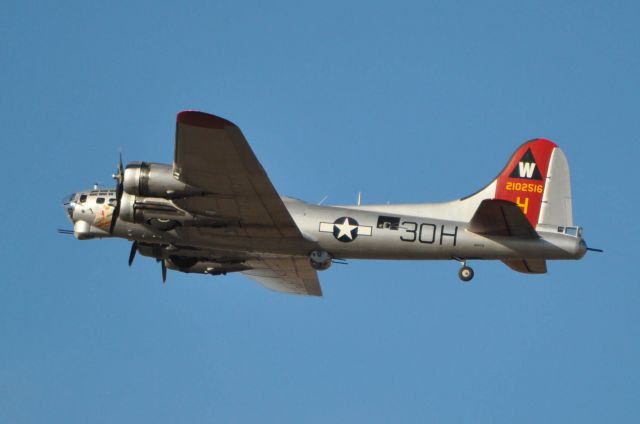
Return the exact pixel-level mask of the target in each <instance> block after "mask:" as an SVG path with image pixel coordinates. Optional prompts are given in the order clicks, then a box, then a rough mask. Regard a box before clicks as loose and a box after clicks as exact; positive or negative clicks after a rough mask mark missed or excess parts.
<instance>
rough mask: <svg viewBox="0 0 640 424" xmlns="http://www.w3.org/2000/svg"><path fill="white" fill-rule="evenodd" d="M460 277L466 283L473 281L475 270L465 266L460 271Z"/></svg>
mask: <svg viewBox="0 0 640 424" xmlns="http://www.w3.org/2000/svg"><path fill="white" fill-rule="evenodd" d="M458 277H460V279H461V280H462V281H464V282H465V283H466V282H468V281H471V279H472V278H473V268H471V267H468V266H466V265H463V266H462V268H460V271H458Z"/></svg>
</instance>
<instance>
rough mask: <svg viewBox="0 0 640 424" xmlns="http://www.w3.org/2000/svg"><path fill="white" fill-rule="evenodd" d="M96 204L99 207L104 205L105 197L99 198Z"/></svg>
mask: <svg viewBox="0 0 640 424" xmlns="http://www.w3.org/2000/svg"><path fill="white" fill-rule="evenodd" d="M96 203H97V204H99V205H101V204H103V203H104V197H98V198H97V199H96Z"/></svg>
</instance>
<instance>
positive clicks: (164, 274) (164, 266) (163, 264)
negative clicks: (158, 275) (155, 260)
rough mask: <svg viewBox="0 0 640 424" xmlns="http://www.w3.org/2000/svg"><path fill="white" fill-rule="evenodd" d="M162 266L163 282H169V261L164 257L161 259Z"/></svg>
mask: <svg viewBox="0 0 640 424" xmlns="http://www.w3.org/2000/svg"><path fill="white" fill-rule="evenodd" d="M160 267H161V268H162V284H164V283H166V282H167V263H166V262H165V260H164V259H161V260H160Z"/></svg>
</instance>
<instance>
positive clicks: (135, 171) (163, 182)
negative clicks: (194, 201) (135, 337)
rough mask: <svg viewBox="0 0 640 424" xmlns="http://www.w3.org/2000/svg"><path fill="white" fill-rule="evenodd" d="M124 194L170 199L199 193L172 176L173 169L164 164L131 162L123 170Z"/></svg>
mask: <svg viewBox="0 0 640 424" xmlns="http://www.w3.org/2000/svg"><path fill="white" fill-rule="evenodd" d="M123 188H124V191H125V193H128V194H130V195H133V196H141V197H162V198H165V199H172V198H176V197H185V196H188V195H190V194H193V193H197V192H200V190H197V189H195V188H194V187H191V186H189V185H187V184H184V183H183V182H181V181H178V180H177V179H176V178H175V177H174V176H173V167H172V166H171V165H167V164H164V163H147V162H131V163H130V164H128V165H127V167H126V169H125V170H124V182H123Z"/></svg>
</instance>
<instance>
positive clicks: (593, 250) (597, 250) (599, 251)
mask: <svg viewBox="0 0 640 424" xmlns="http://www.w3.org/2000/svg"><path fill="white" fill-rule="evenodd" d="M587 250H588V251H589V252H598V253H603V252H604V250H602V249H596V248H595V247H587Z"/></svg>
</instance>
